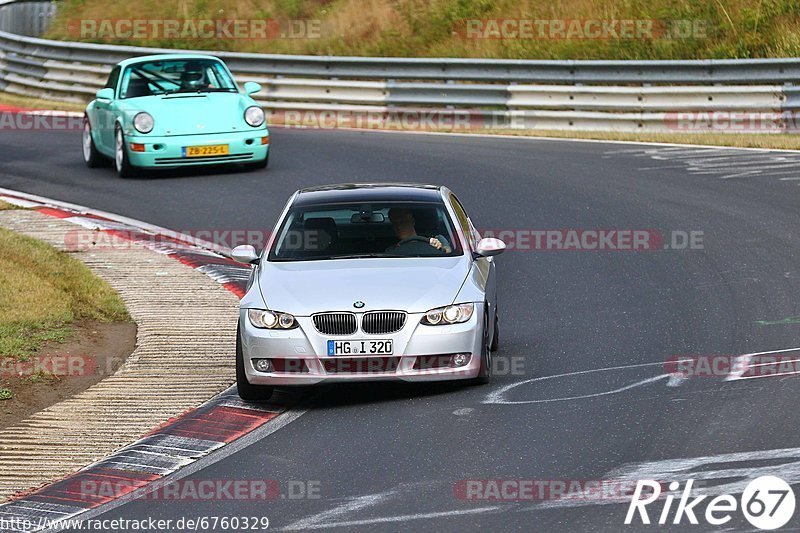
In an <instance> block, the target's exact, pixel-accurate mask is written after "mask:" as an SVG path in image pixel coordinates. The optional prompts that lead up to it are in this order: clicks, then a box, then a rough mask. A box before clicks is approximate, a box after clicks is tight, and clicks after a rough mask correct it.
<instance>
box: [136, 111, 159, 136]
mask: <svg viewBox="0 0 800 533" xmlns="http://www.w3.org/2000/svg"><path fill="white" fill-rule="evenodd" d="M154 125H155V121H154V120H153V117H152V116H151V115H150V113H145V112H144V111H142V112H141V113H136V116H135V117H133V127H134V128H136V131H138V132H139V133H150V132H151V131H153V126H154Z"/></svg>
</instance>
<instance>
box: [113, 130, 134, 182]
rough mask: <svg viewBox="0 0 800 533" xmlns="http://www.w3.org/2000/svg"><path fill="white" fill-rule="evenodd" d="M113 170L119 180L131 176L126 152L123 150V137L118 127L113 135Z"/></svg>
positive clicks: (131, 169)
mask: <svg viewBox="0 0 800 533" xmlns="http://www.w3.org/2000/svg"><path fill="white" fill-rule="evenodd" d="M114 168H115V169H116V170H117V174H119V177H121V178H130V177H131V176H133V167H132V166H131V164H130V162H129V161H128V151H127V150H126V149H125V135H124V134H123V133H122V128H120V127H119V126H117V128H116V131H115V133H114Z"/></svg>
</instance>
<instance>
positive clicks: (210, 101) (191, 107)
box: [126, 93, 260, 137]
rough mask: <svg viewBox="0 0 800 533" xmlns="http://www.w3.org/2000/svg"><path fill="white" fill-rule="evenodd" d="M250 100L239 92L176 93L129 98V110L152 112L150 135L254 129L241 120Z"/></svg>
mask: <svg viewBox="0 0 800 533" xmlns="http://www.w3.org/2000/svg"><path fill="white" fill-rule="evenodd" d="M250 105H253V102H251V101H249V99H247V98H244V97H243V96H242V95H241V94H238V93H176V94H172V95H166V96H147V97H143V98H135V99H131V100H130V109H129V110H126V111H128V114H129V115H130V116H131V117H132V116H133V115H135V114H136V113H137V112H139V111H147V112H148V113H150V114H151V115H152V116H153V120H154V123H155V124H154V128H153V132H152V136H154V137H155V136H170V135H202V134H213V133H230V132H235V131H256V130H258V129H260V128H253V127H251V126H249V125H248V124H247V123H246V122H245V121H244V111H245V109H247V108H248V107H249V106H250Z"/></svg>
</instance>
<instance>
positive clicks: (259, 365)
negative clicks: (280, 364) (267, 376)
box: [253, 359, 272, 372]
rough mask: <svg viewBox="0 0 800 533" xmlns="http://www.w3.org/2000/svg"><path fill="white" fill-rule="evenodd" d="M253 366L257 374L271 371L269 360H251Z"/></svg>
mask: <svg viewBox="0 0 800 533" xmlns="http://www.w3.org/2000/svg"><path fill="white" fill-rule="evenodd" d="M253 366H255V367H256V370H258V371H259V372H269V371H271V370H272V363H271V362H270V360H269V359H253Z"/></svg>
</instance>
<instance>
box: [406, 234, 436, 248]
mask: <svg viewBox="0 0 800 533" xmlns="http://www.w3.org/2000/svg"><path fill="white" fill-rule="evenodd" d="M414 241H419V242H424V243H425V244H427V245H428V246H431V247H433V245H432V244H431V239H430V237H423V236H422V235H414V236H413V237H409V238H407V239H403V240H402V241H400V242H398V243H397V246H402V245H403V244H405V243H407V242H414Z"/></svg>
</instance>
